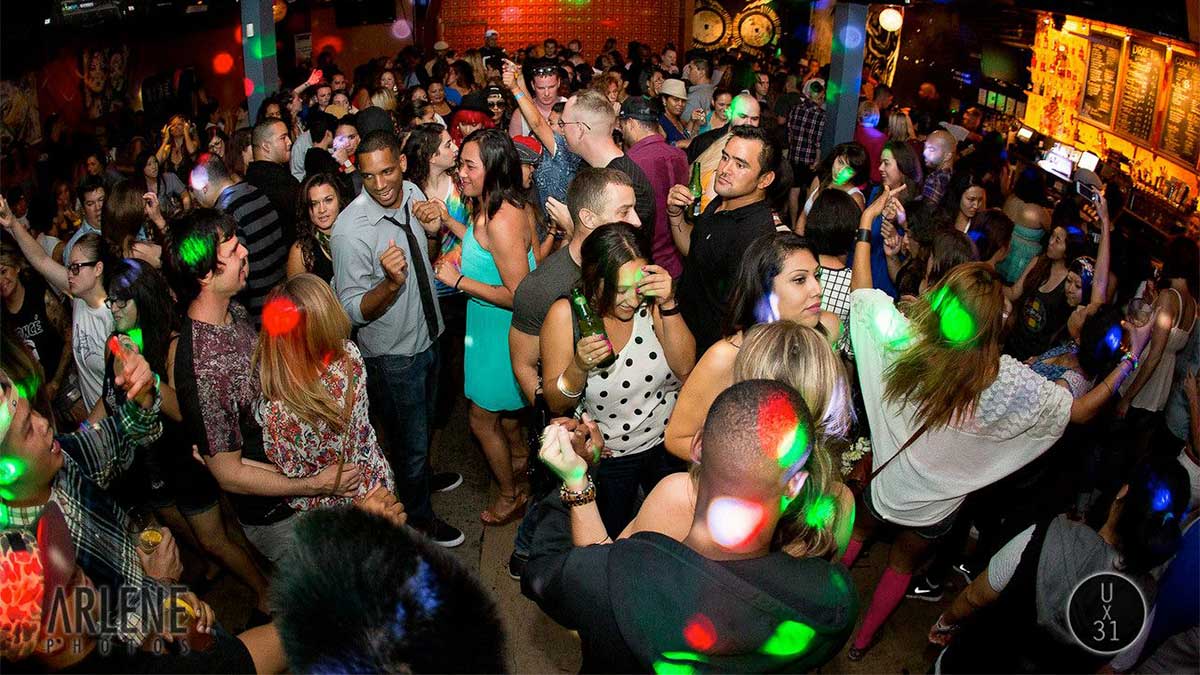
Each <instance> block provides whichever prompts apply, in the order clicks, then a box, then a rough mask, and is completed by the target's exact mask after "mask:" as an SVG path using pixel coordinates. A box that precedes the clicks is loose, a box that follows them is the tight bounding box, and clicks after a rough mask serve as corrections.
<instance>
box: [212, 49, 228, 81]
mask: <svg viewBox="0 0 1200 675" xmlns="http://www.w3.org/2000/svg"><path fill="white" fill-rule="evenodd" d="M212 68H213V72H214V73H216V74H217V75H228V74H229V71H231V70H233V56H232V55H230V53H229V52H221V53H220V54H217V55H216V56H214V57H213V60H212Z"/></svg>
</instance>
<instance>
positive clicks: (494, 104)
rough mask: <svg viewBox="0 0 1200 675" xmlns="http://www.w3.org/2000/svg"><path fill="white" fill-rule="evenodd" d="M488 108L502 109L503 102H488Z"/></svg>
mask: <svg viewBox="0 0 1200 675" xmlns="http://www.w3.org/2000/svg"><path fill="white" fill-rule="evenodd" d="M488 107H489V108H503V107H504V101H488Z"/></svg>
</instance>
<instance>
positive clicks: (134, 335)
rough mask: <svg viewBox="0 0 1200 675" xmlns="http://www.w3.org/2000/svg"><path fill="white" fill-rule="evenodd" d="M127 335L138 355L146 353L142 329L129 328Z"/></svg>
mask: <svg viewBox="0 0 1200 675" xmlns="http://www.w3.org/2000/svg"><path fill="white" fill-rule="evenodd" d="M128 335H129V339H130V340H132V341H133V344H134V345H136V346H137V348H138V353H139V354H144V353H146V347H145V343H144V342H143V341H142V327H141V326H134V327H133V328H130V329H129V333H128Z"/></svg>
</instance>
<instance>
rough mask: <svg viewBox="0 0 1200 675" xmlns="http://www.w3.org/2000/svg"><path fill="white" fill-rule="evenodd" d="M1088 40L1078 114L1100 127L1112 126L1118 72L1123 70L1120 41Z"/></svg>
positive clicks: (1104, 36) (1093, 38)
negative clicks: (1084, 75)
mask: <svg viewBox="0 0 1200 675" xmlns="http://www.w3.org/2000/svg"><path fill="white" fill-rule="evenodd" d="M1089 40H1090V44H1089V45H1088V68H1087V77H1086V78H1085V80H1084V84H1083V104H1082V105H1081V106H1080V108H1079V113H1080V114H1081V115H1083V116H1084V117H1086V118H1088V119H1090V120H1094V121H1096V122H1100V123H1101V124H1112V115H1113V105H1114V104H1115V103H1116V100H1117V73H1118V72H1119V70H1120V68H1121V48H1122V44H1121V39H1120V38H1115V37H1111V36H1108V35H1097V34H1093V35H1092V36H1091V38H1089Z"/></svg>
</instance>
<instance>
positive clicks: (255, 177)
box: [246, 118, 300, 247]
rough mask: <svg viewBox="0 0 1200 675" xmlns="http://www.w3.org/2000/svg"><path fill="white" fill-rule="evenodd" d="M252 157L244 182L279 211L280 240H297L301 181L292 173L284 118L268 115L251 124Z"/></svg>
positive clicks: (290, 241) (289, 144)
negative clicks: (256, 190) (252, 125)
mask: <svg viewBox="0 0 1200 675" xmlns="http://www.w3.org/2000/svg"><path fill="white" fill-rule="evenodd" d="M250 142H251V143H252V144H253V146H254V148H253V153H254V161H252V162H250V164H249V165H248V166H247V167H246V182H247V183H249V184H251V185H253V186H254V187H256V188H258V189H259V190H261V191H262V193H263V194H265V195H266V196H267V199H269V200H270V201H271V206H274V207H275V210H276V211H277V212H278V213H279V224H280V226H281V227H282V228H283V244H284V246H285V247H287V246H291V245H292V242H293V241H295V240H296V200H298V199H299V198H300V181H298V180H296V177H295V176H293V175H292V171H291V168H290V166H291V164H290V162H291V158H292V139H291V137H290V136H288V127H287V124H284V122H283V120H278V119H273V118H268V119H265V120H263V121H262V122H259V123H258V124H256V125H255V126H254V131H253V133H252V134H251V136H250Z"/></svg>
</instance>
